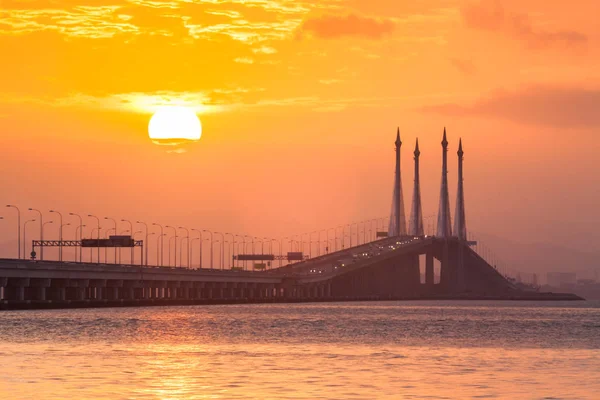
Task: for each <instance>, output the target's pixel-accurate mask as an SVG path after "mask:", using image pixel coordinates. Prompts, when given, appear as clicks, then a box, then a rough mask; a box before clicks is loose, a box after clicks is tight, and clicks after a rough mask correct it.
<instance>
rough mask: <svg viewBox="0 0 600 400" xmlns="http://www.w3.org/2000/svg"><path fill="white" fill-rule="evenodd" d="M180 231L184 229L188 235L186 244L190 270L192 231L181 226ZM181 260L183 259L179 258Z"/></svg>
mask: <svg viewBox="0 0 600 400" xmlns="http://www.w3.org/2000/svg"><path fill="white" fill-rule="evenodd" d="M179 229H182V230H184V231H185V232H186V235H187V236H186V239H187V240H186V242H185V243H186V245H187V267H188V269H189V268H190V230H189V229H188V228H185V227H183V226H180V227H179ZM179 258H181V257H179ZM182 261H183V260H180V263H181V262H182Z"/></svg>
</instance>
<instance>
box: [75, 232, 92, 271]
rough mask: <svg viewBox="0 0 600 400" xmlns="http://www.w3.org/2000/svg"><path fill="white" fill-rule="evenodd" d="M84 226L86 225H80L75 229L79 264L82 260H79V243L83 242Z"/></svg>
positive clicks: (80, 248)
mask: <svg viewBox="0 0 600 400" xmlns="http://www.w3.org/2000/svg"><path fill="white" fill-rule="evenodd" d="M84 226H86V225H82V224H80V225H79V226H78V227H77V228H75V240H77V237H79V262H83V260H82V259H81V250H82V247H81V241H82V240H83V227H84ZM90 261H91V260H90Z"/></svg>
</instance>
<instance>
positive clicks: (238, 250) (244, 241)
mask: <svg viewBox="0 0 600 400" xmlns="http://www.w3.org/2000/svg"><path fill="white" fill-rule="evenodd" d="M235 237H239V238H242V248H243V246H244V245H245V243H246V240H245V239H244V235H237V234H236V235H234V242H235ZM239 243H240V242H239V241H238V248H237V252H238V256H239V255H240V246H239ZM234 246H235V244H234ZM242 252H246V249H243V250H242ZM238 265H240V264H239V260H238ZM243 265H244V262H243V261H242V266H243Z"/></svg>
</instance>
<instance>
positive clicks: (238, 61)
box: [233, 57, 254, 64]
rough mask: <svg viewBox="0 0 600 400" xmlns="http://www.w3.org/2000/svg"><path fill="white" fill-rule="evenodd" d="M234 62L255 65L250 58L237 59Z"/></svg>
mask: <svg viewBox="0 0 600 400" xmlns="http://www.w3.org/2000/svg"><path fill="white" fill-rule="evenodd" d="M233 61H234V62H236V63H239V64H254V60H253V59H252V58H250V57H237V58H234V59H233Z"/></svg>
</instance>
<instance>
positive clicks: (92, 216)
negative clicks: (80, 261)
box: [88, 214, 100, 264]
mask: <svg viewBox="0 0 600 400" xmlns="http://www.w3.org/2000/svg"><path fill="white" fill-rule="evenodd" d="M88 217H90V218H96V221H97V222H98V227H97V229H98V238H97V239H98V242H97V243H96V246H98V258H97V259H96V264H100V218H98V217H96V216H95V215H92V214H88ZM91 251H92V249H90V253H91ZM90 261H92V260H91V256H90Z"/></svg>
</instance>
